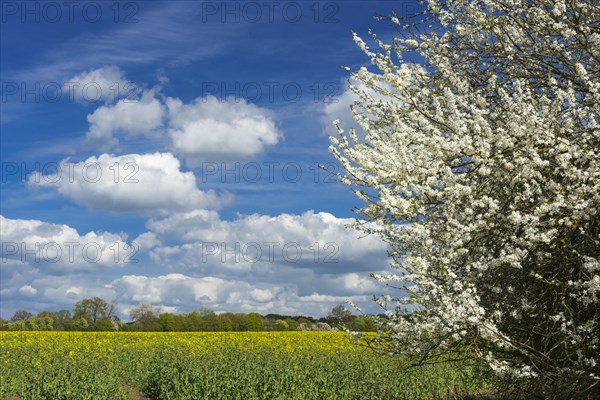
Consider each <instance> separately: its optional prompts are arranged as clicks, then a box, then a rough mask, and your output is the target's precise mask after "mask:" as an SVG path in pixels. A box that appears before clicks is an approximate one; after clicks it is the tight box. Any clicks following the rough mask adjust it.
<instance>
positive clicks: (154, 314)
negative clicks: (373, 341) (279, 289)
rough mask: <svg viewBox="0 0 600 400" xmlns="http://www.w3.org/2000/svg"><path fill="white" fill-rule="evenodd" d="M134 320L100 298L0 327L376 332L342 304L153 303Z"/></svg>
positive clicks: (18, 316)
mask: <svg viewBox="0 0 600 400" xmlns="http://www.w3.org/2000/svg"><path fill="white" fill-rule="evenodd" d="M130 316H131V320H132V321H131V322H123V321H121V320H120V319H119V317H118V316H117V315H116V304H115V303H114V302H112V303H109V302H107V301H106V300H104V299H102V298H100V297H94V298H90V299H83V300H81V301H79V302H77V303H76V304H75V308H74V309H73V311H69V310H59V311H43V312H40V313H38V314H37V315H34V314H32V313H30V312H28V311H26V310H18V311H16V312H15V313H14V315H13V316H12V317H11V318H10V320H8V321H7V320H4V319H1V318H0V330H15V331H93V332H99V331H124V332H241V331H332V330H338V329H349V330H351V331H357V332H368V331H374V330H375V325H374V323H373V319H372V317H371V316H363V315H361V316H356V315H352V313H351V312H350V311H349V310H348V309H346V308H345V307H344V306H343V305H341V304H340V305H337V306H335V307H334V308H333V309H332V310H331V312H330V313H329V315H328V316H327V317H324V318H320V319H315V318H312V317H308V316H289V315H279V314H267V315H260V314H258V313H255V312H251V313H232V312H224V313H219V314H217V313H215V312H214V311H213V310H211V309H209V308H204V307H202V308H199V309H198V310H195V311H192V312H190V313H186V314H175V313H165V312H163V313H160V312H159V310H158V309H157V308H155V307H153V306H152V305H150V304H148V303H143V304H140V305H138V306H137V307H134V308H133V309H132V310H131V311H130Z"/></svg>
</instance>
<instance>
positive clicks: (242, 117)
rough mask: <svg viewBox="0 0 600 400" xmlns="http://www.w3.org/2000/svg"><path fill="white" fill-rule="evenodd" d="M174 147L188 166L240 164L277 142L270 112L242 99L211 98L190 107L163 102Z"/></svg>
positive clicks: (172, 99)
mask: <svg viewBox="0 0 600 400" xmlns="http://www.w3.org/2000/svg"><path fill="white" fill-rule="evenodd" d="M166 104H167V108H168V110H169V111H168V114H169V135H170V137H171V139H172V144H173V148H174V149H175V150H176V151H177V152H179V153H180V154H181V155H183V157H184V158H185V159H186V161H187V162H188V163H189V164H190V165H198V164H200V163H202V162H205V161H242V160H247V159H251V158H253V157H256V156H258V155H260V154H261V153H263V151H264V150H265V149H266V148H267V147H269V146H273V145H275V144H277V143H278V141H279V139H280V138H281V133H280V132H279V130H278V129H277V126H276V124H275V121H274V116H273V113H272V112H271V111H270V110H268V109H265V108H261V107H258V106H256V105H254V104H251V103H248V102H246V101H245V100H235V99H233V98H229V99H227V100H220V99H218V98H216V97H214V96H207V97H203V98H198V99H196V100H195V101H194V102H192V103H190V104H185V103H183V102H182V101H181V100H179V99H174V98H168V99H167V100H166Z"/></svg>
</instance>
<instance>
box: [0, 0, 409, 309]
mask: <svg viewBox="0 0 600 400" xmlns="http://www.w3.org/2000/svg"><path fill="white" fill-rule="evenodd" d="M48 4H51V5H48ZM417 7H418V6H417V5H416V4H414V3H412V2H390V1H344V2H333V1H322V2H312V1H297V2H227V3H224V2H200V1H197V2H196V1H171V2H158V1H148V2H119V3H116V2H78V3H76V5H75V6H67V5H65V4H64V3H43V2H10V1H9V2H2V10H1V11H2V15H1V18H2V20H1V21H2V23H1V43H0V50H1V57H0V59H1V61H0V68H1V73H2V76H1V81H2V86H1V94H0V95H1V103H0V105H1V112H0V117H1V121H0V129H1V150H0V155H1V157H2V181H1V188H2V190H1V193H0V201H1V202H0V214H1V215H2V220H1V221H0V222H1V226H0V228H1V232H2V269H1V278H2V281H1V288H0V300H1V304H0V305H1V307H0V308H1V309H0V312H1V315H2V317H4V318H7V317H10V316H11V315H12V313H13V312H14V311H15V310H16V309H20V308H25V309H28V310H30V311H42V310H55V309H60V308H71V307H72V305H73V304H74V303H75V302H76V301H78V300H80V299H82V298H85V297H91V296H96V295H98V296H102V297H104V298H106V299H108V300H116V301H117V303H118V304H119V312H120V314H121V316H122V317H124V318H125V319H126V318H127V312H128V310H129V309H130V308H131V307H133V306H135V305H137V304H138V303H140V302H150V303H152V304H153V305H155V306H157V307H161V309H162V310H163V311H174V312H188V311H191V310H193V309H196V308H199V307H202V306H204V307H210V308H213V309H215V310H217V311H258V312H261V313H269V312H274V313H289V314H300V313H302V314H308V315H314V316H322V315H324V314H326V313H327V311H328V310H329V309H331V307H333V306H334V305H335V304H338V303H340V302H343V301H345V300H346V299H351V300H353V301H355V302H357V303H359V304H361V305H362V306H363V307H364V308H366V309H367V310H368V311H369V310H372V311H377V309H376V308H375V307H374V306H373V304H372V302H371V301H370V300H369V299H370V297H371V296H372V295H374V294H380V293H382V292H383V291H384V290H385V289H384V288H382V287H381V286H379V285H377V284H376V283H375V282H374V281H373V280H372V279H370V278H369V273H370V272H379V271H382V270H386V269H387V268H388V267H387V265H388V260H387V259H386V256H385V249H386V246H385V245H384V244H383V243H381V242H380V241H379V240H378V239H377V238H375V237H367V238H359V236H360V235H359V234H357V233H356V232H354V231H352V230H350V229H346V228H345V225H346V224H348V223H349V222H351V221H352V218H354V217H355V214H354V213H353V211H352V209H353V207H354V206H357V205H360V204H359V201H358V199H356V198H355V197H354V195H353V194H352V193H351V191H350V190H349V189H348V188H347V187H344V186H343V185H341V184H339V183H335V182H334V179H332V177H331V176H330V175H329V174H328V173H326V172H325V171H319V170H318V169H316V168H315V165H316V163H321V164H326V165H328V166H330V167H331V168H333V169H335V168H336V167H337V166H336V164H335V163H334V159H333V158H332V157H331V156H330V155H329V153H328V151H327V147H328V139H327V136H328V134H330V133H333V131H332V128H331V121H333V120H334V119H340V120H341V121H342V123H343V125H345V126H344V127H345V128H349V127H351V126H352V119H351V116H350V113H349V110H348V106H349V104H350V102H351V101H352V98H351V96H350V94H349V93H347V92H346V88H345V81H346V79H347V77H348V76H347V73H345V72H344V71H343V70H342V69H341V66H349V67H351V68H357V67H358V66H360V65H365V64H366V63H367V62H368V59H366V57H365V56H364V54H362V53H361V51H360V50H359V49H358V48H357V47H356V46H355V44H354V43H353V41H352V37H351V31H355V32H357V33H358V34H359V35H361V36H363V37H366V36H367V35H368V29H369V28H373V29H374V30H375V31H376V32H377V33H378V34H379V35H380V36H383V37H390V35H391V34H392V33H393V30H392V28H391V27H390V25H389V24H388V23H387V22H384V21H376V20H375V19H374V18H373V17H374V16H375V15H377V14H383V15H387V14H390V12H391V10H392V8H393V9H395V10H396V12H398V13H399V14H406V13H412V12H414V11H416V10H417V9H418V8H417ZM258 174H260V177H259V176H258ZM270 246H271V247H270ZM84 249H85V251H84ZM283 249H285V251H284V250H283ZM317 249H318V250H317ZM286 252H287V253H286ZM298 252H301V253H302V254H301V255H300V254H298ZM129 255H133V257H130V258H132V259H130V260H127V258H128V257H127V256H129ZM296 255H297V257H296ZM259 256H260V257H259ZM128 261H129V262H128ZM132 261H134V262H132Z"/></svg>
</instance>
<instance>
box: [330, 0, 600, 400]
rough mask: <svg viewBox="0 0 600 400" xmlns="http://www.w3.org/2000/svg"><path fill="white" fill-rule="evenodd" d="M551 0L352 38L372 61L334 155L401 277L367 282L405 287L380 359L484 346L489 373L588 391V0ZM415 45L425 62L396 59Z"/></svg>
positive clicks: (594, 322)
mask: <svg viewBox="0 0 600 400" xmlns="http://www.w3.org/2000/svg"><path fill="white" fill-rule="evenodd" d="M553 3H554V5H553V6H552V7H549V3H548V2H546V1H535V0H510V1H509V0H445V1H440V0H429V12H430V13H431V14H432V15H433V17H435V18H436V19H437V21H438V23H439V24H440V26H441V28H440V29H435V30H432V31H431V32H430V33H427V34H422V33H419V34H414V35H409V34H408V33H407V36H409V38H408V39H400V38H399V39H397V40H395V41H394V43H395V44H394V46H393V48H390V46H388V45H385V44H384V43H381V42H380V41H379V39H378V38H377V37H376V36H375V35H373V40H374V41H375V42H376V43H377V44H378V45H379V47H380V48H381V51H380V52H374V51H373V50H371V49H370V48H369V47H368V46H367V44H366V43H365V41H363V40H362V39H361V38H359V37H358V36H355V41H356V43H357V44H358V46H359V47H360V48H361V49H362V50H363V51H364V52H365V53H366V54H367V56H368V57H369V58H370V60H371V62H372V63H373V64H374V65H375V66H376V67H377V68H378V71H377V72H373V71H370V70H369V69H367V68H365V67H363V68H360V69H358V70H357V71H355V72H353V77H354V78H356V79H357V80H358V81H360V82H361V83H362V85H364V87H365V88H367V90H368V91H369V92H367V91H365V90H360V89H358V88H357V87H353V90H354V92H355V93H356V95H357V96H358V97H359V100H358V101H357V103H356V104H355V106H354V107H353V113H354V117H355V119H356V123H357V124H358V125H359V126H360V127H361V128H362V129H363V130H364V131H366V132H367V136H366V137H365V138H359V137H358V136H357V135H356V134H355V132H354V130H353V129H351V130H350V131H349V132H348V133H345V131H344V130H343V128H344V127H340V126H339V123H337V122H336V124H335V125H336V126H337V128H338V130H339V132H340V137H335V138H334V137H332V138H331V142H332V146H331V147H330V150H331V152H332V154H333V155H334V156H336V158H337V159H338V160H339V161H340V163H341V164H342V166H343V168H344V169H345V171H346V173H345V174H344V175H343V176H340V178H341V181H342V182H344V183H345V184H348V185H351V186H353V187H357V188H358V189H359V190H357V191H356V192H357V194H358V196H359V198H360V199H362V200H363V201H364V202H365V205H364V207H363V208H362V209H361V212H362V214H363V216H364V217H366V218H367V219H368V220H370V221H373V222H375V223H376V224H377V225H378V229H377V232H378V234H379V235H380V236H381V237H383V238H384V239H385V240H386V241H387V242H389V243H390V246H391V248H392V251H391V254H392V256H393V258H394V263H393V267H394V268H396V269H398V270H399V273H398V271H396V273H395V274H391V275H389V276H377V277H376V278H377V279H379V280H382V281H385V282H388V283H389V284H390V285H394V286H402V287H403V288H404V289H405V291H404V293H406V296H403V295H402V297H398V298H389V297H384V298H381V299H380V300H379V301H380V303H381V305H382V306H384V307H387V308H390V306H391V305H393V306H394V309H393V310H394V311H390V312H388V319H387V320H385V321H383V322H382V323H383V324H384V326H383V328H384V329H385V331H386V334H385V337H386V338H387V339H391V340H392V342H393V343H391V344H390V346H391V348H394V349H397V350H398V351H399V352H400V351H401V352H408V353H411V352H412V353H415V354H422V353H423V352H427V353H428V354H434V353H435V351H434V349H437V350H440V351H443V350H445V349H448V348H458V347H460V346H469V348H478V349H480V350H481V349H484V350H485V353H480V354H487V355H486V356H485V357H483V356H482V358H485V360H487V361H488V363H489V365H490V367H491V368H492V369H493V370H495V371H498V372H499V373H502V374H512V375H513V376H516V377H520V378H528V377H530V378H531V377H537V378H540V377H543V378H544V379H547V381H548V382H553V384H555V383H556V382H561V385H563V384H564V383H565V382H567V385H568V384H569V383H571V384H572V386H573V387H575V386H576V387H579V388H580V390H584V389H587V388H589V387H593V386H597V387H600V384H597V385H596V383H597V381H598V380H600V368H599V365H600V357H599V356H598V355H599V354H600V351H599V349H598V336H599V332H600V301H599V295H598V294H599V292H600V264H599V257H600V230H599V226H600V217H599V211H600V165H599V164H600V163H599V157H598V152H599V151H600V23H599V21H600V5H599V4H598V3H597V2H593V1H584V0H573V1H569V2H565V1H564V0H562V1H556V2H553ZM392 21H393V22H395V23H397V24H400V23H401V21H400V20H399V17H397V16H394V17H393V18H392ZM415 50H416V51H419V52H420V54H421V55H422V56H423V58H424V59H425V60H426V64H424V66H420V65H415V64H411V63H407V62H404V61H403V60H404V53H405V52H407V51H415ZM392 53H393V54H392ZM396 59H398V60H399V62H396V61H395V60H396ZM372 93H377V94H378V96H377V98H378V99H375V98H374V97H373V96H372ZM380 98H384V99H385V100H379V99H380ZM358 227H359V228H361V229H363V230H366V231H367V232H369V231H371V230H372V229H373V228H371V227H369V226H367V227H365V225H358ZM403 310H413V311H415V312H413V313H410V314H408V315H409V316H408V317H407V313H405V312H404V311H403ZM424 343H430V344H429V345H424ZM488 350H489V352H488ZM565 371H567V372H568V373H566V372H565ZM555 386H556V385H555ZM558 386H560V385H558ZM560 387H565V386H564V385H563V386H560ZM571 389H572V387H570V389H569V390H571ZM596 390H598V389H596Z"/></svg>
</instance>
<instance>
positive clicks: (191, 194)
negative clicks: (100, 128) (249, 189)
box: [29, 153, 232, 213]
mask: <svg viewBox="0 0 600 400" xmlns="http://www.w3.org/2000/svg"><path fill="white" fill-rule="evenodd" d="M29 185H30V186H33V187H50V188H54V189H56V190H57V191H58V192H59V193H60V194H61V195H63V196H65V197H67V198H69V199H71V200H73V201H74V202H75V203H77V204H80V205H84V206H87V207H89V208H92V209H104V210H110V211H139V212H147V213H168V212H175V211H186V210H193V209H198V208H215V209H218V208H221V207H222V206H223V205H224V204H228V203H229V202H231V200H232V197H231V195H229V194H223V195H218V194H216V193H215V192H214V191H212V190H209V191H202V190H200V189H198V187H197V186H196V177H195V176H194V174H193V172H182V171H181V164H180V162H179V160H178V159H177V158H175V156H173V155H172V154H171V153H153V154H127V155H121V156H114V155H110V154H102V155H100V156H99V157H90V158H88V159H87V160H85V161H82V162H76V163H73V162H69V161H68V160H65V161H63V162H62V163H61V164H60V168H58V172H57V173H55V174H50V175H41V174H39V173H36V174H32V175H31V176H30V177H29Z"/></svg>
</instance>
